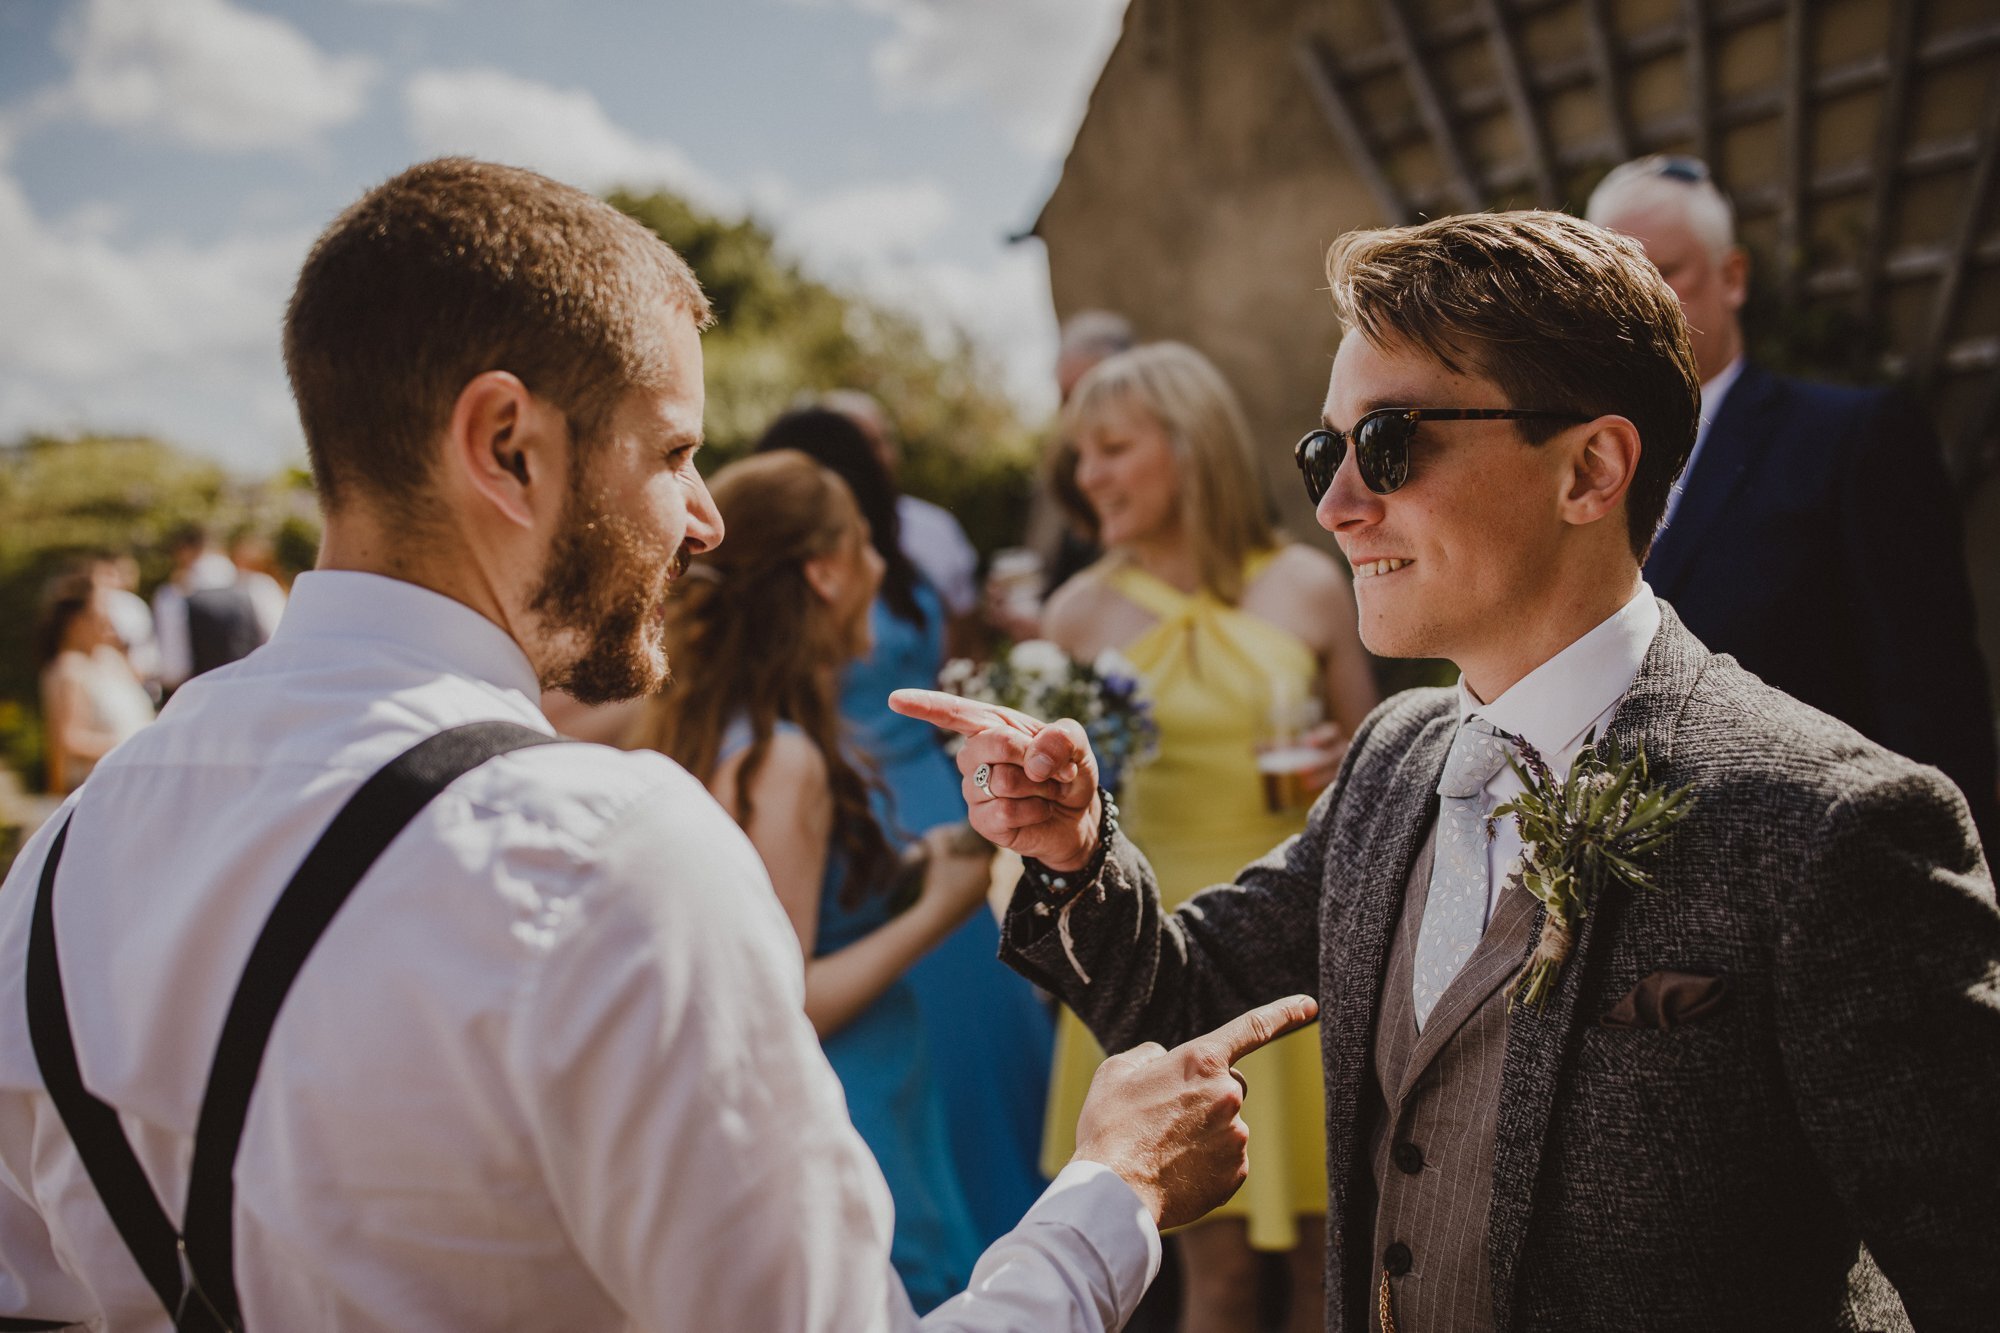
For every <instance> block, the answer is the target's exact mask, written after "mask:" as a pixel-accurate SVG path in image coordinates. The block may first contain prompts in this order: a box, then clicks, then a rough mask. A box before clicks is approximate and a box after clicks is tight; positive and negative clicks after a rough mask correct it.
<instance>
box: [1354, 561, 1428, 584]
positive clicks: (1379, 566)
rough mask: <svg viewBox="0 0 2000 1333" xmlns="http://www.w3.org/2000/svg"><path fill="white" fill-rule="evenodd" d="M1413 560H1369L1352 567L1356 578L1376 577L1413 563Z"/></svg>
mask: <svg viewBox="0 0 2000 1333" xmlns="http://www.w3.org/2000/svg"><path fill="white" fill-rule="evenodd" d="M1415 563H1416V561H1414V560H1370V561H1367V562H1365V563H1363V564H1359V565H1356V566H1355V567H1354V577H1355V578H1356V579H1376V578H1380V577H1382V576H1383V575H1384V574H1393V573H1395V572H1396V571H1397V570H1399V569H1406V568H1408V567H1409V566H1411V565H1413V564H1415Z"/></svg>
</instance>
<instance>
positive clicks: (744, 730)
mask: <svg viewBox="0 0 2000 1333" xmlns="http://www.w3.org/2000/svg"><path fill="white" fill-rule="evenodd" d="M778 726H779V727H780V729H784V730H793V729H794V728H792V725H791V724H790V723H788V722H780V723H779V724H778ZM750 739H751V737H750V724H749V723H748V722H747V721H745V720H743V719H741V718H739V719H737V720H736V721H735V722H733V723H731V724H730V727H729V729H728V731H727V732H726V733H725V734H724V736H723V740H722V748H721V753H720V754H719V755H718V756H717V758H716V762H717V763H718V764H720V763H722V762H723V761H724V760H726V759H728V758H729V757H730V756H732V755H734V754H735V753H736V752H737V751H739V750H742V749H744V748H746V747H748V745H749V744H750ZM885 814H886V811H885V810H883V809H881V808H880V803H879V802H878V808H877V809H876V811H875V816H876V818H877V819H882V818H883V817H884V815H885ZM846 880H847V865H846V858H845V857H844V856H842V855H841V853H840V851H839V849H838V848H834V847H830V848H828V849H827V858H826V875H825V877H824V878H823V879H822V880H821V882H820V893H819V928H818V930H817V932H816V933H815V935H814V939H813V957H815V958H819V957H823V956H825V955H826V954H830V953H834V952H836V951H838V950H840V949H843V948H845V947H846V946H848V945H850V944H852V943H854V942H855V941H856V940H858V939H860V938H861V937H862V936H864V935H867V934H868V933H869V932H871V931H873V930H875V929H877V928H878V927H880V926H881V925H882V924H883V923H884V922H886V921H887V920H888V919H889V907H888V898H887V895H885V894H881V893H875V894H870V895H869V896H868V897H867V898H865V899H864V900H863V901H862V902H861V904H860V905H859V906H858V907H852V908H850V907H846V906H843V905H842V903H841V901H840V896H841V889H842V887H843V885H844V884H845V883H846ZM921 1027H922V1024H921V1020H920V1019H919V1018H918V1014H917V995H916V991H915V989H914V988H913V987H912V986H911V984H910V981H909V979H908V977H907V976H904V977H900V978H898V979H897V980H895V981H893V982H891V983H890V984H889V988H888V989H887V990H885V991H883V992H882V994H881V995H880V996H878V997H877V998H876V1000H875V1002H874V1003H873V1004H871V1005H869V1006H868V1007H867V1008H866V1009H864V1010H862V1011H861V1012H860V1013H859V1014H857V1015H856V1016H855V1017H854V1019H853V1020H852V1021H851V1022H849V1023H848V1024H847V1026H845V1027H843V1028H841V1029H840V1031H838V1032H835V1033H833V1034H832V1035H830V1036H828V1037H826V1038H824V1039H822V1041H821V1042H820V1047H821V1049H823V1050H824V1051H825V1052H826V1059H827V1063H828V1064H830V1065H832V1066H833V1072H834V1073H835V1074H836V1075H837V1076H838V1077H839V1079H840V1086H841V1090H842V1091H843V1092H845V1093H846V1095H847V1115H848V1118H849V1119H850V1120H852V1121H853V1122H854V1127H855V1129H857V1130H859V1131H860V1132H861V1138H862V1141H863V1142H865V1143H866V1144H867V1145H868V1150H869V1151H870V1152H872V1153H873V1154H875V1161H876V1164H877V1165H879V1166H880V1167H881V1168H882V1176H883V1179H885V1180H886V1181H888V1183H889V1196H890V1198H891V1199H892V1200H893V1201H894V1203H895V1207H896V1230H895V1234H894V1236H893V1237H892V1238H891V1240H890V1243H889V1259H890V1262H891V1263H893V1264H894V1265H895V1268H896V1273H897V1275H898V1276H899V1277H901V1278H902V1279H903V1286H904V1288H905V1289H906V1290H907V1291H908V1292H909V1294H910V1304H911V1305H913V1306H915V1307H916V1309H917V1312H918V1313H919V1314H923V1313H925V1312H927V1311H929V1310H932V1309H934V1308H936V1307H937V1306H939V1305H942V1304H943V1303H944V1302H945V1301H947V1300H949V1299H950V1298H951V1297H953V1296H955V1295H957V1294H958V1293H959V1292H961V1291H963V1290H965V1285H966V1283H967V1282H968V1281H969V1280H970V1279H971V1277H972V1266H973V1264H975V1263H976V1262H978V1259H979V1252H980V1250H981V1249H983V1248H984V1247H983V1246H982V1245H981V1243H980V1242H979V1240H978V1238H977V1236H976V1234H975V1232H974V1228H973V1223H972V1217H971V1214H970V1212H969V1211H968V1210H967V1208H966V1203H965V1196H964V1195H963V1194H962V1193H961V1192H960V1190H959V1185H958V1177H957V1174H956V1172H955V1171H954V1170H953V1167H952V1161H951V1152H950V1149H949V1147H948V1146H947V1144H946V1137H945V1125H944V1112H943V1110H942V1108H941V1107H940V1106H939V1104H938V1096H937V1090H936V1088H935V1086H934V1085H933V1082H932V1078H931V1070H930V1062H929V1060H928V1058H927V1055H926V1043H925V1042H924V1040H923V1037H922V1031H921Z"/></svg>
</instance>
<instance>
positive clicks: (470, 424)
mask: <svg viewBox="0 0 2000 1333" xmlns="http://www.w3.org/2000/svg"><path fill="white" fill-rule="evenodd" d="M566 432H567V427H566V425H565V423H564V418H563V416H562V414H561V413H559V412H557V411H555V410H554V409H553V408H551V407H550V406H549V405H548V404H546V403H543V402H540V401H538V400H537V399H536V398H535V396H534V395H533V394H532V393H530V392H528V386H527V385H525V384H523V383H522V382H521V380H520V377H519V376H517V375H514V374H512V373H511V372H509V371H505V370H488V371H484V372H482V373H480V374H478V375H475V376H473V377H472V378H471V379H470V380H468V381H466V384H465V387H464V388H463V389H460V390H459V391H458V399H457V401H456V402H454V403H453V404H452V408H451V421H450V424H449V425H448V426H447V427H446V432H445V465H446V466H447V467H448V468H450V469H452V470H454V471H455V472H457V474H458V475H459V477H460V478H461V479H462V480H463V481H464V483H465V485H466V486H467V487H468V488H469V489H470V490H471V491H472V492H473V493H474V494H476V495H478V496H480V497H482V498H484V499H485V500H486V501H487V502H488V503H490V504H491V505H492V506H493V509H494V511H495V512H496V513H498V514H499V515H500V516H501V517H502V518H503V519H505V520H506V521H507V522H510V523H513V524H516V525H518V526H520V527H523V528H530V527H533V526H534V522H535V509H536V506H537V504H538V503H540V504H544V505H545V504H547V503H548V502H549V500H550V499H551V498H552V497H558V496H559V492H560V490H561V485H560V483H559V481H558V480H557V479H559V478H561V477H564V476H565V475H567V474H566V471H565V469H566V468H567V466H568V458H567V449H568V439H567V434H566Z"/></svg>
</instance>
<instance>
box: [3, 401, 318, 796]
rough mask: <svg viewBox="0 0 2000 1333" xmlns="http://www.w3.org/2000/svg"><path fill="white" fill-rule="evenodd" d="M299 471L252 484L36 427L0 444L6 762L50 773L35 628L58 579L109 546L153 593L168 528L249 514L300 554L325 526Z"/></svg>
mask: <svg viewBox="0 0 2000 1333" xmlns="http://www.w3.org/2000/svg"><path fill="white" fill-rule="evenodd" d="M300 476H301V474H297V473H287V474H284V475H281V476H279V477H276V478H273V479H270V480H266V481H255V482H243V481H239V480H236V479H233V478H231V477H230V475H229V474H228V473H227V472H225V471H224V470H223V469H222V468H221V466H219V465H218V464H216V463H213V462H210V461H208V460H207V459H203V458H199V457H196V456H195V455H193V454H189V453H187V452H184V451H183V450H180V449H176V448H175V447H174V446H172V445H170V444H166V443H164V442H162V441H160V440H154V439H147V438H143V437H138V438H118V437H106V436H84V437H81V438H78V439H56V438H51V437H46V436H33V437H30V438H29V439H27V440H25V441H23V442H22V443H20V444H17V445H12V446H6V447H0V761H5V762H6V763H8V764H9V765H11V766H12V767H13V768H14V769H15V770H16V771H18V772H19V773H21V774H22V775H23V776H24V777H26V778H27V779H28V780H29V781H30V782H34V781H36V780H38V778H39V775H40V773H41V727H40V698H39V682H38V679H37V675H38V670H39V664H38V663H37V662H36V661H35V657H34V637H35V629H36V625H37V622H38V621H39V620H40V617H41V608H42V599H43V595H44V592H45V590H46V589H47V587H48V585H49V582H50V581H51V580H52V579H53V578H55V577H56V576H58V575H60V574H63V573H66V572H69V571H70V570H72V569H74V568H75V567H76V566H77V564H78V562H79V560H80V559H81V558H82V557H83V556H85V555H88V554H89V553H91V552H95V551H111V552H115V553H119V554H129V555H132V556H134V557H136V558H137V560H138V562H139V569H140V588H141V590H142V591H145V592H150V591H151V590H152V589H153V588H154V587H155V586H157V585H158V584H159V583H160V581H161V580H163V579H165V578H166V576H167V573H168V570H169V563H170V557H169V554H168V552H167V550H166V542H167V539H168V537H169V535H170V534H171V533H172V532H173V530H174V529H175V528H177V527H179V526H181V525H182V524H185V523H190V522H199V523H205V524H207V525H208V526H209V528H210V529H211V530H212V531H214V532H215V533H216V534H217V536H218V538H220V537H223V536H226V535H227V534H228V533H229V532H230V531H232V530H233V529H235V528H237V527H239V526H242V525H244V524H249V523H255V524H257V525H259V526H263V527H267V528H276V529H278V530H279V531H280V532H281V533H282V534H284V535H285V536H286V538H287V543H288V553H290V554H294V555H296V554H297V553H298V552H299V550H301V549H302V548H305V547H309V546H310V544H311V541H312V534H314V533H316V532H317V520H316V518H312V517H310V516H309V515H310V510H311V505H310V497H309V492H307V491H304V490H302V489H301V487H300ZM306 559H308V560H310V554H309V552H308V553H307V555H306Z"/></svg>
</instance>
